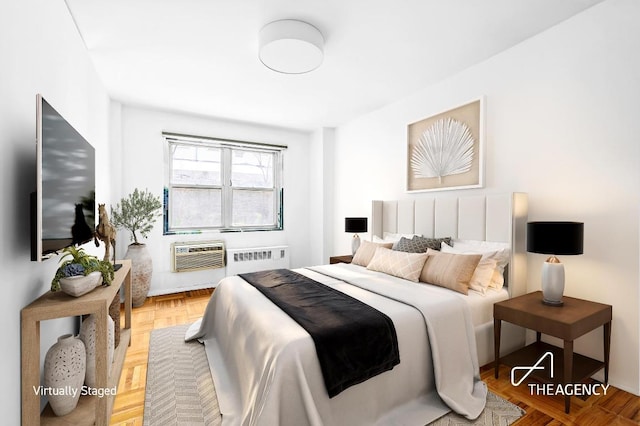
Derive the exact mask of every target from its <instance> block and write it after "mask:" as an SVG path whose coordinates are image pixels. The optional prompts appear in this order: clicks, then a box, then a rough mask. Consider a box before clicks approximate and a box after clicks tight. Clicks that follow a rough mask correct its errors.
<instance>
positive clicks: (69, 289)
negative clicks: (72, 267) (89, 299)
mask: <svg viewBox="0 0 640 426" xmlns="http://www.w3.org/2000/svg"><path fill="white" fill-rule="evenodd" d="M100 284H102V273H101V272H100V271H94V272H91V273H90V274H87V275H76V276H74V277H64V278H60V290H62V291H63V292H64V293H66V294H68V295H69V296H73V297H80V296H82V295H83V294H87V293H89V292H90V291H91V290H93V289H94V288H96V287H98V286H99V285H100Z"/></svg>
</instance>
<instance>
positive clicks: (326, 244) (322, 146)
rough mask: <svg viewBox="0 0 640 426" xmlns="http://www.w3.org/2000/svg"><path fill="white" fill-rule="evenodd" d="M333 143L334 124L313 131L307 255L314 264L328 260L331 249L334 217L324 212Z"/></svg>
mask: <svg viewBox="0 0 640 426" xmlns="http://www.w3.org/2000/svg"><path fill="white" fill-rule="evenodd" d="M334 145H335V130H334V129H333V128H326V127H325V128H322V129H319V130H317V131H316V132H314V133H313V135H312V138H311V152H310V156H309V157H310V163H309V173H310V178H309V182H310V186H309V193H310V194H311V199H310V200H309V201H310V212H309V215H310V216H309V226H310V230H309V232H310V241H311V244H310V246H309V256H310V263H311V264H313V265H320V264H324V263H328V262H329V257H331V255H332V253H333V217H332V215H331V214H328V213H327V212H333V185H334V182H333V156H334ZM343 229H344V228H343Z"/></svg>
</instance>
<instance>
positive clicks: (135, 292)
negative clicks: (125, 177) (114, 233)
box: [111, 188, 162, 307]
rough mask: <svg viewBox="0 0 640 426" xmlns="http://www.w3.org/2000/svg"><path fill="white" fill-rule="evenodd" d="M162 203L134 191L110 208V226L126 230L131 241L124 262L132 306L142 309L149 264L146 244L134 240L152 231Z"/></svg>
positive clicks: (154, 197) (149, 279)
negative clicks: (127, 267) (128, 267)
mask: <svg viewBox="0 0 640 426" xmlns="http://www.w3.org/2000/svg"><path fill="white" fill-rule="evenodd" d="M161 209H162V202H161V201H160V197H156V196H154V195H153V194H151V193H150V192H148V191H147V190H146V189H145V190H144V191H139V190H138V189H137V188H136V189H135V190H134V191H133V192H132V193H131V194H129V195H128V196H127V197H125V198H123V199H122V200H120V202H119V203H118V204H116V207H115V208H113V207H112V208H111V223H112V224H113V225H114V226H115V227H116V228H121V229H126V230H127V231H129V234H130V237H131V240H132V241H133V242H132V243H131V244H129V247H128V248H127V253H126V254H125V256H124V257H125V259H131V293H132V294H131V298H132V304H133V306H134V307H138V306H142V305H143V304H144V301H145V299H146V298H147V294H148V293H149V287H150V286H151V275H152V274H153V262H152V260H151V255H150V254H149V250H148V249H147V245H146V244H144V243H141V242H139V241H138V238H139V237H142V238H146V237H147V235H149V232H151V230H152V229H153V225H154V224H155V220H156V218H157V217H159V216H161V215H162V213H161Z"/></svg>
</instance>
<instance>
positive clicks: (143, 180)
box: [113, 105, 310, 295]
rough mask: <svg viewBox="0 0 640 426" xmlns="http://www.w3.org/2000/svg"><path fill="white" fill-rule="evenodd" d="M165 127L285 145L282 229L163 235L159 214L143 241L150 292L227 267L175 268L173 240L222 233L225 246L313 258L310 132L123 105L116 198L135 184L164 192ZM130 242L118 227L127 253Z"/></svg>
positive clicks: (208, 282)
mask: <svg viewBox="0 0 640 426" xmlns="http://www.w3.org/2000/svg"><path fill="white" fill-rule="evenodd" d="M163 131H167V132H173V133H183V134H190V135H196V136H209V137H219V138H227V139H235V140H246V141H252V142H264V143H274V144H283V145H287V146H288V149H286V150H285V152H284V230H283V231H269V232H243V233H235V232H234V233H217V232H215V233H203V234H200V235H171V236H165V235H163V234H162V218H160V219H158V221H157V222H156V225H155V227H154V229H153V231H152V232H151V234H150V235H149V238H147V240H146V241H144V242H146V244H147V247H148V248H149V251H150V253H151V257H152V259H153V267H154V270H153V277H152V282H151V289H150V291H149V294H151V295H153V294H163V293H170V292H174V291H184V290H187V289H190V288H200V287H211V286H213V285H215V284H217V282H218V281H219V280H220V279H221V278H222V277H224V273H225V271H224V269H219V270H204V271H196V272H180V273H174V272H171V258H170V248H171V243H172V242H174V241H195V240H217V239H222V240H224V241H225V244H226V246H227V248H243V247H262V246H271V245H288V246H289V247H290V259H291V267H299V266H304V265H308V264H309V261H310V258H309V250H308V247H309V232H310V231H309V209H310V206H309V200H310V194H309V192H310V191H309V152H310V148H309V140H310V135H309V134H307V133H301V132H297V131H291V130H283V129H279V128H271V127H266V126H260V125H256V124H249V123H242V122H234V121H226V120H221V119H212V118H205V117H197V116H189V115H182V114H177V113H172V112H165V111H157V110H150V109H144V108H139V107H133V106H126V105H124V106H122V107H121V132H122V133H121V135H122V145H121V147H120V148H114V152H115V151H118V152H119V153H120V154H119V155H120V159H119V160H118V161H114V164H113V174H114V175H117V174H120V175H121V176H122V178H121V179H122V180H121V186H120V188H118V189H117V190H116V191H115V193H116V196H115V197H114V201H115V202H118V201H119V200H120V198H122V197H124V196H127V195H128V194H129V193H131V192H133V190H134V189H135V188H139V189H141V190H143V189H148V190H149V191H150V192H152V193H153V194H156V195H158V196H161V195H162V193H163V187H164V182H165V181H164V173H165V168H164V164H165V158H164V143H165V141H164V139H163V137H162V132H163ZM114 155H115V154H114ZM129 243H130V241H129V236H128V233H127V232H126V231H120V232H119V233H118V254H119V256H120V257H123V256H124V254H125V251H126V246H127V245H128V244H129Z"/></svg>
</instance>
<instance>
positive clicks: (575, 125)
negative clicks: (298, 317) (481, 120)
mask: <svg viewBox="0 0 640 426" xmlns="http://www.w3.org/2000/svg"><path fill="white" fill-rule="evenodd" d="M638 17H640V2H637V1H635V0H609V1H606V2H604V3H602V4H599V5H596V6H595V7H593V8H591V9H589V10H587V11H585V12H584V13H582V14H580V15H578V16H576V17H574V18H572V19H570V20H568V21H565V22H563V23H561V24H560V25H558V26H556V27H554V28H551V29H550V30H548V31H546V32H544V33H542V34H540V35H538V36H536V37H534V38H532V39H529V40H527V41H525V42H523V43H521V44H520V45H518V46H515V47H514V48H512V49H510V50H508V51H506V52H504V53H501V54H499V55H496V56H494V57H493V58H491V59H489V60H487V61H485V62H484V63H481V64H479V65H477V66H474V67H472V68H470V69H468V70H466V71H464V72H461V73H460V74H458V75H456V76H454V77H452V78H449V79H447V80H446V81H443V82H441V83H440V84H437V85H434V86H432V87H429V88H425V89H423V90H420V91H418V92H416V93H415V94H413V95H412V96H409V97H407V98H405V99H403V100H401V101H399V102H396V103H394V104H391V105H388V106H387V107H385V108H383V109H380V110H378V111H375V112H373V113H371V114H368V115H366V116H363V117H360V118H358V119H356V120H354V121H352V122H350V123H348V124H345V125H343V126H341V127H339V128H338V129H337V131H336V148H335V182H336V185H335V212H334V215H333V217H334V221H335V222H334V223H335V226H334V239H335V243H334V251H335V253H336V254H337V253H340V254H343V253H348V250H349V238H346V237H345V236H344V234H343V233H342V232H340V229H339V222H340V221H341V220H342V218H343V217H345V215H359V214H360V215H370V200H371V199H398V198H419V197H420V195H416V194H412V195H408V194H407V193H405V192H404V185H405V183H404V182H405V173H406V144H407V139H406V128H407V124H409V123H412V122H415V121H418V120H420V119H423V118H426V117H429V116H431V115H434V114H437V113H440V112H442V111H446V110H448V109H450V108H452V107H456V106H459V105H461V104H464V103H466V102H467V101H469V100H472V99H474V98H477V97H479V96H482V95H484V96H485V100H486V104H485V105H486V110H485V112H486V136H487V139H486V153H485V155H486V185H485V187H486V188H485V189H484V190H467V191H464V192H466V193H478V192H481V191H487V192H509V191H522V192H527V193H528V194H529V219H530V220H576V221H583V222H584V223H585V250H584V255H582V256H573V257H572V256H565V257H564V258H562V261H563V263H564V264H565V268H566V275H567V279H566V290H565V294H566V295H569V296H574V297H580V298H585V299H589V300H594V301H598V302H602V303H608V304H611V305H613V331H612V346H611V361H612V366H611V371H610V382H611V384H613V385H614V386H617V387H619V388H621V389H624V390H627V391H631V392H633V393H635V394H638V393H640V380H639V364H640V360H639V355H638V352H639V345H640V343H639V316H638V301H639V296H640V295H639V290H638V287H639V281H640V280H639V271H638V260H639V257H640V256H639V239H638V235H639V226H638V225H639V221H638V216H639V215H638V208H639V206H640V167H638V165H639V164H640V144H639V143H638V135H640V120H639V119H638V102H639V99H640V79H639V77H638V76H640V56H638V55H637V52H638V51H640V26H638V25H637V19H638ZM407 66H410V64H408V65H407ZM362 152H367V153H368V155H367V158H366V161H364V160H363V161H359V162H358V163H357V167H354V160H353V159H354V158H362V156H361V155H359V154H360V153H362ZM338 182H339V184H338ZM543 261H544V256H543V255H536V254H529V255H528V271H529V272H528V288H527V290H528V291H534V290H538V289H540V269H541V265H542V262H543ZM575 349H576V351H577V352H581V353H584V354H586V355H589V356H592V357H596V358H599V359H602V331H601V330H597V331H594V332H591V333H589V334H588V335H586V336H584V337H581V338H580V339H578V340H577V341H576V343H575Z"/></svg>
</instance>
